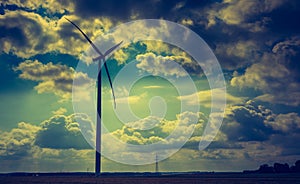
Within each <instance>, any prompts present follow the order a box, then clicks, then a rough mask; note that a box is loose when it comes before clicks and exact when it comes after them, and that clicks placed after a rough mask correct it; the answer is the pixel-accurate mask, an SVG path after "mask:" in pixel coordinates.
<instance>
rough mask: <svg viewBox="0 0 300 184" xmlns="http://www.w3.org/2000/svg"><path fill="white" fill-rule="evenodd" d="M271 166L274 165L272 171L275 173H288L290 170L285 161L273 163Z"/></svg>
mask: <svg viewBox="0 0 300 184" xmlns="http://www.w3.org/2000/svg"><path fill="white" fill-rule="evenodd" d="M273 167H274V171H275V172H276V173H288V172H290V167H289V165H288V164H287V163H285V164H280V163H275V164H274V166H273Z"/></svg>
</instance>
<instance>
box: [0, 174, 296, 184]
mask: <svg viewBox="0 0 300 184" xmlns="http://www.w3.org/2000/svg"><path fill="white" fill-rule="evenodd" d="M0 183H1V184H2V183H3V184H4V183H13V184H18V183H47V184H51V183H60V184H63V183H103V184H109V183H110V184H115V183H116V184H117V183H143V184H166V183H175V184H176V183H178V184H179V183H180V184H182V183H188V184H194V183H221V184H222V183H237V184H238V183H241V184H244V183H265V184H267V183H274V184H275V183H276V184H281V183H282V184H283V183H284V184H286V183H299V184H300V176H299V175H298V174H242V173H208V174H175V175H173V174H170V175H161V176H154V175H151V176H142V175H132V176H129V175H124V174H122V175H115V174H114V175H104V176H100V177H95V176H88V175H55V174H53V175H42V176H25V175H23V176H22V175H2V176H0Z"/></svg>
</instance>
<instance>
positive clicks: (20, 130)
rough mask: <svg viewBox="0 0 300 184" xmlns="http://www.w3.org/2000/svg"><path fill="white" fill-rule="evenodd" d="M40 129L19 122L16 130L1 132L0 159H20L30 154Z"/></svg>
mask: <svg viewBox="0 0 300 184" xmlns="http://www.w3.org/2000/svg"><path fill="white" fill-rule="evenodd" d="M40 129H41V128H40V127H39V126H35V125H31V124H29V123H25V122H20V123H19V124H18V127H17V128H13V129H12V130H11V131H9V132H1V137H0V155H1V157H10V158H20V157H25V156H27V155H29V154H31V153H32V152H31V151H32V147H33V146H34V140H35V136H36V134H37V132H38V131H39V130H40Z"/></svg>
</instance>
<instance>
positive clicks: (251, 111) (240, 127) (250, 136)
mask: <svg viewBox="0 0 300 184" xmlns="http://www.w3.org/2000/svg"><path fill="white" fill-rule="evenodd" d="M270 115H271V112H270V111H269V110H268V109H264V108H263V107H262V106H258V107H255V106H252V105H245V106H235V107H233V109H232V111H231V113H230V114H229V115H228V116H227V117H226V118H225V122H224V124H223V126H222V128H221V131H222V132H224V133H225V134H226V135H227V137H228V140H230V141H266V140H268V139H269V135H270V134H272V133H273V130H272V129H271V127H268V126H267V125H266V124H265V123H264V121H265V119H267V118H268V116H270Z"/></svg>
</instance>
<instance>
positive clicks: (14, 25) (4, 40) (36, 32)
mask: <svg viewBox="0 0 300 184" xmlns="http://www.w3.org/2000/svg"><path fill="white" fill-rule="evenodd" d="M67 17H68V18H69V19H71V20H72V21H74V22H76V23H77V24H78V25H79V26H80V27H81V29H82V30H83V31H84V32H86V34H87V35H89V37H90V38H91V39H92V40H94V39H95V38H96V36H98V35H99V34H102V33H103V32H104V30H108V29H109V28H111V27H112V25H113V23H112V22H111V20H110V19H108V18H105V17H102V18H95V19H86V20H80V21H78V20H79V17H77V16H76V15H69V16H67ZM0 20H1V21H0V28H1V30H2V31H1V39H0V46H1V48H3V52H4V53H8V54H9V53H12V54H15V55H17V56H19V57H21V58H29V57H32V56H34V55H37V54H45V53H50V52H59V53H62V54H70V55H73V56H76V57H78V56H80V54H81V53H83V52H84V51H85V50H86V48H87V47H88V46H89V44H88V43H87V41H86V40H85V39H84V38H83V37H82V35H81V34H80V33H79V32H78V30H76V29H74V26H73V25H71V24H70V23H69V22H67V21H66V20H65V19H64V17H61V18H60V19H50V18H47V17H42V16H41V15H39V14H37V13H34V12H25V11H21V10H16V11H8V12H6V13H5V16H1V17H0ZM5 22H9V24H5ZM82 45H86V47H83V46H82Z"/></svg>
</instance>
